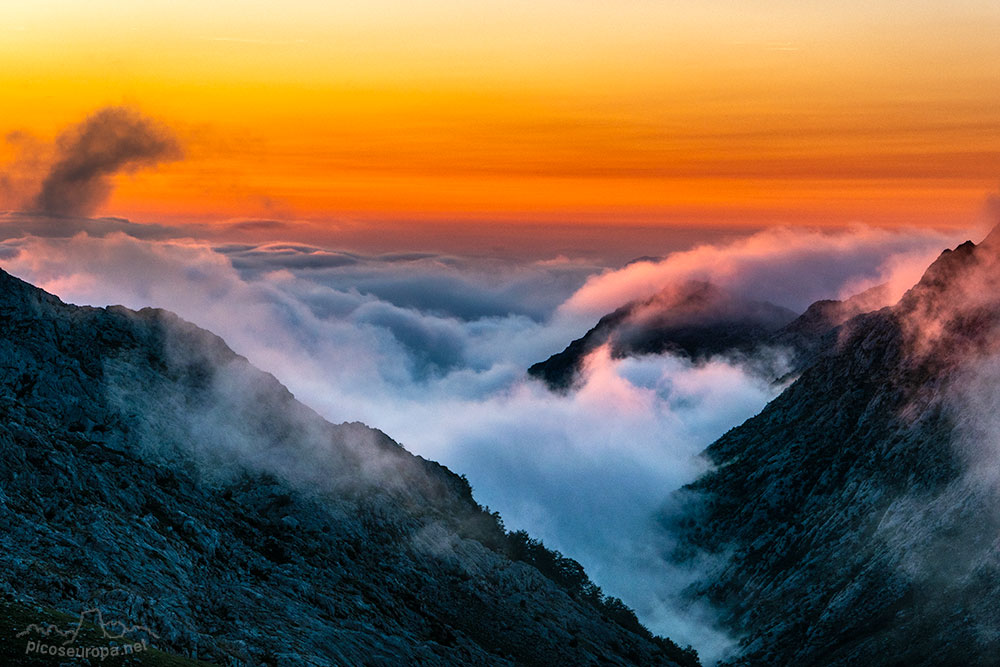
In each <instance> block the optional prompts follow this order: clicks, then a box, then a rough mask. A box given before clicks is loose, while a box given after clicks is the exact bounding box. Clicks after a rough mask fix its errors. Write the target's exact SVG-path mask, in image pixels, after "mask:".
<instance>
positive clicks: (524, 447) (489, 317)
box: [0, 223, 944, 657]
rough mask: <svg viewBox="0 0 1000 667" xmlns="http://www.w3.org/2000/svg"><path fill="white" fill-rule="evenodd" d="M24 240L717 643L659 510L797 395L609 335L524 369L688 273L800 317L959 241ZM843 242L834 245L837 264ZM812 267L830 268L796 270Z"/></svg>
mask: <svg viewBox="0 0 1000 667" xmlns="http://www.w3.org/2000/svg"><path fill="white" fill-rule="evenodd" d="M123 224H124V223H123ZM21 231H22V232H23V230H21ZM10 236H11V237H10V238H8V239H7V240H6V241H3V242H2V243H0V258H2V259H0V265H2V266H3V268H5V269H6V270H8V271H9V272H11V273H13V274H14V275H17V276H19V277H22V278H24V279H25V280H28V281H30V282H33V283H35V284H37V285H40V286H42V287H43V288H45V289H47V290H49V291H52V292H54V293H56V294H58V295H60V296H61V297H63V298H64V299H66V300H68V301H71V302H75V303H80V304H92V305H105V304H112V303H121V304H124V305H126V306H130V307H133V308H139V307H143V306H147V305H155V306H159V307H163V308H167V309H170V310H173V311H175V312H177V313H178V314H180V315H181V316H182V317H184V318H186V319H188V320H191V321H193V322H195V323H196V324H199V325H200V326H203V327H205V328H208V329H210V330H212V331H214V332H216V333H218V334H219V335H221V336H222V337H223V338H224V339H225V340H226V341H227V342H228V343H229V344H230V345H231V346H232V347H233V348H234V349H235V350H236V351H237V352H239V353H240V354H243V355H245V356H247V357H248V358H249V359H250V360H251V361H252V362H253V363H254V364H256V365H257V366H259V367H260V368H263V369H264V370H267V371H270V372H272V373H274V374H275V375H276V376H277V377H278V378H279V379H280V380H281V381H282V382H283V383H285V384H286V385H287V386H288V387H289V388H290V389H291V390H292V391H293V392H294V393H295V395H296V396H297V397H298V398H299V399H301V400H302V401H304V402H305V403H307V404H308V405H310V406H311V407H313V408H315V409H317V410H318V411H319V412H320V413H321V414H323V415H324V416H325V417H327V418H328V419H330V420H331V421H335V422H339V421H354V420H360V421H364V422H366V423H368V424H370V425H372V426H375V427H377V428H380V429H382V430H384V431H385V432H386V433H388V434H390V435H391V436H392V437H394V438H396V439H397V440H399V441H400V442H401V443H403V444H404V445H405V446H406V447H407V448H408V449H410V450H411V451H413V452H415V453H418V454H421V455H423V456H426V457H428V458H432V459H435V460H438V461H440V462H442V463H444V464H446V465H448V466H449V467H451V468H452V469H453V470H455V471H456V472H460V473H464V474H466V475H467V476H468V478H469V480H470V481H471V483H472V485H473V487H474V489H475V493H476V496H477V498H478V499H479V501H480V502H483V503H485V504H488V505H489V506H491V508H492V509H495V510H499V511H500V512H501V513H502V515H503V516H504V518H505V520H506V521H507V524H508V526H509V527H511V528H526V529H527V530H529V531H530V532H531V533H532V534H534V535H536V536H539V537H541V538H543V539H544V540H545V542H546V544H548V545H549V546H551V547H554V548H557V549H560V550H562V551H563V552H565V553H566V554H568V555H570V556H572V557H574V558H576V559H578V560H580V561H581V562H582V563H583V564H584V565H585V566H586V567H587V568H588V571H590V573H591V574H592V576H593V578H594V580H595V581H597V583H598V584H600V585H601V586H602V587H603V588H604V589H605V590H606V591H607V592H608V593H609V594H613V595H618V596H620V597H622V598H623V599H624V600H625V601H626V602H627V603H629V604H630V605H632V606H634V607H635V608H636V609H637V611H638V612H639V614H640V618H641V619H642V620H643V621H644V622H645V623H647V624H648V625H650V627H651V628H652V629H654V630H655V631H657V632H660V633H664V634H667V635H669V636H671V637H673V638H674V639H676V640H677V641H679V642H681V643H692V644H693V645H695V647H696V648H698V649H699V650H700V651H702V652H703V653H706V654H708V656H709V657H712V656H718V655H721V653H723V652H724V650H725V648H726V646H727V644H728V639H727V638H726V637H725V636H724V635H722V634H719V633H718V632H717V631H715V630H714V629H713V628H712V624H711V622H710V620H705V619H710V614H709V613H708V612H704V610H702V611H699V610H692V609H690V608H683V609H681V608H679V607H678V606H677V594H678V593H679V591H680V590H681V588H682V587H683V586H684V585H685V583H686V582H687V581H689V576H688V575H687V574H685V573H684V572H678V571H674V570H668V569H666V568H667V566H666V564H665V562H664V561H663V559H662V558H661V554H662V553H664V551H665V550H667V549H668V548H669V544H666V543H664V542H663V540H664V536H662V535H661V534H660V533H659V532H658V531H657V530H656V528H655V527H654V526H653V524H652V523H651V518H652V516H653V515H654V513H655V511H656V509H657V508H658V507H659V506H660V505H661V503H662V502H663V501H664V499H665V498H667V496H668V495H669V494H670V492H671V491H673V490H674V489H676V488H678V487H679V486H680V485H682V484H684V483H686V482H689V481H691V480H693V479H694V478H695V477H696V476H697V475H698V474H699V473H700V472H701V471H702V470H703V469H704V468H703V466H704V463H703V462H702V461H701V460H700V459H699V458H698V453H699V452H700V451H701V450H702V449H703V448H704V447H705V446H707V445H708V444H709V443H710V442H712V441H713V440H714V439H715V438H717V437H718V436H720V435H721V434H723V433H724V432H725V431H726V430H728V429H729V428H731V427H732V426H735V425H737V424H739V423H741V422H742V421H743V420H745V419H747V418H748V417H750V416H752V415H753V414H755V413H756V412H757V411H759V410H760V408H762V407H763V406H764V404H765V403H766V402H767V401H768V400H770V399H771V398H772V397H773V396H774V395H775V393H776V392H777V391H778V389H777V388H775V387H773V386H771V385H769V384H767V383H766V382H763V381H761V380H760V378H759V377H758V376H757V375H756V374H755V373H753V372H751V371H748V370H747V369H745V368H744V367H742V366H740V365H736V364H734V363H730V362H725V361H722V360H712V361H709V362H707V363H702V364H697V365H695V364H691V363H689V362H687V361H683V360H680V359H678V358H675V357H671V356H658V357H643V358H638V359H612V358H611V356H610V355H609V353H608V350H607V349H606V348H600V349H598V350H596V351H595V352H594V353H593V354H591V355H590V357H588V359H587V361H586V364H585V369H584V372H583V376H584V377H583V381H582V383H581V384H580V385H579V387H578V388H576V389H574V390H573V391H572V392H570V393H568V394H565V395H556V394H553V393H551V392H549V391H547V390H546V389H545V387H544V386H543V385H542V384H541V383H539V382H537V381H534V380H529V379H528V378H527V377H526V375H525V372H524V371H525V368H527V366H528V365H530V364H531V363H533V362H535V361H539V360H541V359H544V358H546V357H547V356H548V355H550V354H551V353H553V352H555V351H558V350H559V349H561V348H562V347H564V346H565V345H566V343H568V342H569V341H570V340H572V339H573V338H576V337H578V336H580V335H581V334H582V333H583V332H584V331H586V329H587V328H589V327H590V326H592V325H593V324H594V321H595V320H596V316H597V315H602V314H604V313H605V312H607V311H609V310H613V309H614V308H615V307H617V306H619V305H621V303H622V302H624V301H627V300H629V299H631V298H636V297H638V296H642V295H643V292H644V291H646V292H648V291H650V290H652V291H655V289H657V288H658V287H662V286H663V285H664V284H665V281H669V280H672V279H674V278H678V279H687V278H703V279H704V278H707V279H713V280H717V281H718V282H720V283H722V284H723V286H725V287H727V288H728V289H732V290H734V291H737V292H740V291H742V293H744V294H747V295H749V296H753V297H755V298H766V299H771V300H773V301H775V302H777V303H781V304H782V305H794V306H798V309H799V310H801V309H802V308H804V305H803V303H804V301H805V300H807V299H810V298H822V297H837V296H840V295H842V293H843V292H844V291H845V290H850V289H855V288H856V287H859V286H860V287H863V286H865V285H866V284H867V283H869V282H872V281H881V280H883V279H885V278H887V277H889V278H891V277H892V276H895V275H901V272H902V269H900V268H899V267H901V266H909V264H910V263H915V262H916V261H917V260H916V259H914V258H917V257H923V256H924V255H929V254H932V253H933V254H936V253H937V252H938V251H939V250H940V248H941V247H942V245H944V244H943V242H942V241H941V240H940V239H939V238H938V237H936V236H934V235H932V234H927V233H921V234H917V235H913V236H907V235H903V234H890V233H888V232H874V231H870V230H854V231H850V232H845V233H843V234H841V235H839V236H831V235H823V234H812V233H809V232H805V233H795V232H791V231H787V230H785V231H778V232H769V233H767V234H764V235H757V236H754V237H750V238H749V239H744V240H742V241H737V242H735V243H733V244H731V245H729V246H711V247H709V246H704V247H701V248H697V249H694V250H691V251H688V252H682V253H676V254H674V255H671V256H669V257H667V258H666V259H665V260H663V261H660V262H655V263H639V264H634V265H631V266H629V267H626V268H625V269H622V270H620V271H610V270H605V269H603V268H602V267H599V266H595V265H593V264H588V263H585V262H579V261H573V260H570V259H565V258H560V259H556V260H551V261H544V262H527V261H525V262H513V261H508V260H503V261H501V260H494V259H482V258H468V257H461V256H449V255H436V254H429V253H419V254H395V255H378V256H366V255H360V254H357V253H351V252H344V251H339V250H336V249H325V248H318V247H313V246H307V245H302V244H280V243H272V244H264V245H249V244H245V245H239V244H230V245H217V244H213V243H211V242H209V241H205V240H196V239H190V238H187V239H178V238H174V239H163V238H136V235H134V234H130V233H129V229H128V228H127V227H125V228H122V229H117V230H110V231H109V230H105V233H103V234H101V235H92V234H90V233H79V234H77V235H75V236H72V237H68V238H66V237H59V236H58V235H49V236H40V235H35V234H31V233H28V234H25V233H20V234H18V235H10ZM935 244H936V245H935ZM814 247H817V248H818V249H815V250H814ZM932 247H933V250H932ZM826 252H831V253H833V256H834V260H831V261H827V260H822V261H820V260H821V255H823V253H826ZM705 262H707V264H704V263H705ZM801 271H806V273H807V274H809V276H811V277H809V276H807V277H806V278H800V279H796V278H795V276H797V275H798V272H801ZM647 295H648V294H647ZM619 300H620V301H619ZM594 314H596V315H594Z"/></svg>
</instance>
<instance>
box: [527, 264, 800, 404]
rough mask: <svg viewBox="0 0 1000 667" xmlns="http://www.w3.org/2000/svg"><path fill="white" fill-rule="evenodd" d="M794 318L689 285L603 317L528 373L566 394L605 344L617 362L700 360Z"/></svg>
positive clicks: (742, 346) (742, 345)
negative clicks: (649, 357) (643, 357)
mask: <svg viewBox="0 0 1000 667" xmlns="http://www.w3.org/2000/svg"><path fill="white" fill-rule="evenodd" d="M794 318H795V313H793V312H792V311H790V310H787V309H785V308H781V307H780V306H776V305H774V304H772V303H768V302H766V301H752V300H747V299H741V298H739V297H737V296H735V295H733V294H731V293H729V292H727V291H725V290H723V289H721V288H719V287H717V286H715V285H712V284H710V283H705V282H698V281H690V282H685V283H682V284H680V285H676V286H671V287H668V288H665V289H663V290H661V291H660V292H658V293H656V294H655V295H653V296H652V297H650V298H648V299H644V300H641V301H634V302H631V303H628V304H626V305H624V306H622V307H621V308H619V309H618V310H616V311H614V312H613V313H610V314H608V315H605V316H604V317H602V318H601V319H600V321H599V322H598V323H597V325H595V326H594V328H593V329H591V330H590V331H588V332H587V333H586V334H584V336H583V337H582V338H578V339H577V340H574V341H573V342H572V343H570V344H569V345H568V346H567V347H566V349H565V350H563V351H562V352H558V353H556V354H554V355H552V356H551V357H549V358H548V359H546V360H545V361H541V362H538V363H537V364H534V365H533V366H531V367H530V368H529V369H528V373H529V374H530V375H533V376H535V377H538V378H540V379H542V380H544V381H545V383H546V384H548V385H549V387H550V388H552V389H555V390H565V389H567V388H569V387H570V386H571V385H572V384H573V381H574V380H575V379H576V377H577V375H578V373H579V372H580V369H581V367H582V365H583V360H584V358H585V357H586V356H587V355H588V354H589V353H590V352H593V351H594V350H595V349H597V348H598V347H600V346H602V345H605V344H608V345H610V346H611V355H612V356H613V357H615V358H622V357H626V356H631V355H640V354H661V353H664V352H670V353H673V354H678V355H681V356H685V357H688V358H691V359H695V360H699V359H703V358H707V357H710V356H712V355H715V354H721V353H734V354H737V353H740V352H743V353H747V352H750V351H751V350H753V349H756V348H757V347H759V346H760V345H761V344H762V343H763V342H765V341H767V340H768V339H770V338H771V336H773V335H774V334H775V332H777V331H778V330H779V329H780V328H781V327H782V326H783V325H785V324H787V323H789V322H790V321H791V320H793V319H794Z"/></svg>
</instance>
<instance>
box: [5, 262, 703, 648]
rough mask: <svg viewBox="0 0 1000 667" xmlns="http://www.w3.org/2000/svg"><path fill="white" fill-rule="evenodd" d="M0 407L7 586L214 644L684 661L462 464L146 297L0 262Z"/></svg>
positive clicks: (169, 641) (170, 642)
mask: <svg viewBox="0 0 1000 667" xmlns="http://www.w3.org/2000/svg"><path fill="white" fill-rule="evenodd" d="M0 414H2V415H3V419H2V421H0V452H2V456H0V544H2V546H3V548H2V549H0V564H2V566H3V567H4V568H5V570H6V571H7V572H8V576H7V577H6V578H5V579H4V580H3V581H0V594H2V595H3V596H4V598H5V599H6V600H7V601H8V602H11V603H18V604H21V603H24V602H29V603H32V604H44V605H46V606H50V607H54V608H57V609H58V608H62V609H64V610H66V611H69V612H71V613H72V612H73V611H76V610H77V609H75V607H78V606H79V604H82V601H84V600H86V601H88V602H93V603H95V604H94V605H91V606H99V607H100V608H102V609H105V610H107V611H108V612H109V613H113V614H114V616H115V617H116V618H124V619H128V620H129V622H132V623H138V624H141V625H145V626H147V627H150V628H152V629H154V630H155V631H156V632H157V634H158V635H159V637H160V640H159V642H161V645H159V646H158V648H164V649H168V650H170V651H171V652H174V653H177V654H179V655H184V656H187V657H192V658H199V659H203V660H210V661H213V662H218V663H221V664H231V665H237V664H241V665H242V664H287V663H292V664H303V665H326V664H399V663H409V664H417V663H420V664H428V665H432V664H442V665H444V664H456V663H462V664H483V665H487V664H489V665H493V664H497V665H500V664H525V665H531V664H538V665H542V664H558V663H564V664H565V663H576V664H586V663H590V662H603V663H605V664H620V665H628V664H650V665H652V664H664V665H674V664H687V665H694V664H697V659H696V658H695V656H694V654H693V652H691V651H684V650H681V649H679V648H678V647H677V646H676V645H675V644H673V643H672V642H670V641H669V640H666V639H662V638H655V637H653V636H652V635H651V634H650V633H649V632H648V631H647V630H646V629H645V628H643V627H642V626H641V624H639V623H638V621H637V620H636V619H635V615H634V614H633V613H632V612H631V610H629V609H628V608H627V607H625V606H624V605H623V604H622V603H621V602H620V601H618V600H615V599H613V598H608V597H606V596H604V595H603V594H602V593H601V592H600V589H599V588H597V587H596V586H595V585H594V584H593V583H592V582H591V581H590V580H589V578H587V577H586V574H585V573H583V571H582V568H580V567H579V565H578V564H577V563H576V562H575V561H572V560H571V559H568V558H565V557H563V556H562V555H561V554H558V552H552V551H550V550H547V549H545V548H544V546H543V545H542V544H541V543H540V542H537V541H535V540H531V539H530V538H529V537H528V536H527V535H525V534H523V533H507V532H506V531H505V530H504V528H503V525H502V522H500V520H499V516H498V515H496V514H495V513H492V514H491V513H490V512H489V511H488V510H486V509H484V508H482V507H480V506H479V505H478V504H477V503H476V502H475V500H474V498H473V496H472V492H471V488H470V487H469V484H468V482H467V481H466V480H465V479H464V478H462V477H460V476H458V475H455V474H454V473H452V472H451V471H448V470H447V469H446V468H444V467H443V466H440V465H439V464H436V463H433V462H430V461H427V460H426V459H422V458H420V457H415V456H413V455H411V454H409V453H408V452H406V450H405V449H404V448H403V447H402V446H401V445H399V444H398V443H396V442H395V441H393V440H392V439H391V438H389V437H388V436H386V435H385V434H383V433H381V432H380V431H376V430H374V429H370V428H368V427H367V426H364V425H362V424H359V423H353V424H342V425H339V426H338V425H333V424H329V423H328V422H325V421H324V420H322V419H321V418H320V417H319V416H318V415H317V414H316V413H315V412H313V411H312V410H310V409H309V408H307V407H306V406H304V405H302V404H301V403H299V402H298V401H296V400H295V398H294V397H293V396H292V394H291V393H290V392H289V391H288V390H287V389H286V388H285V387H284V386H283V385H281V384H280V383H279V382H278V381H277V380H276V379H275V378H274V377H273V376H270V375H269V374H266V373H263V372H261V371H258V370H257V369H255V368H253V367H252V366H251V365H250V363H249V362H248V361H247V360H246V359H245V358H243V357H240V356H239V355H237V354H235V353H234V352H232V350H230V349H229V348H228V346H227V345H226V344H225V342H224V341H222V339H221V338H219V337H217V336H215V335H214V334H211V333H209V332H207V331H204V330H202V329H199V328H198V327H195V326H194V325H192V324H190V323H187V322H184V321H183V320H181V319H180V318H178V317H176V316H175V315H172V314H170V313H168V312H167V311H162V310H157V309H143V310H140V311H130V310H128V309H125V308H122V307H119V306H115V307H110V308H90V307H77V306H72V305H69V304H65V303H63V302H62V301H60V300H59V299H58V298H56V297H54V296H52V295H50V294H47V293H45V292H43V291H42V290H38V289H37V288H34V287H32V286H30V285H28V284H27V283H25V282H23V281H20V280H19V279H16V278H14V277H13V276H10V275H9V274H6V273H4V272H2V271H0ZM512 556H514V558H513V559H512Z"/></svg>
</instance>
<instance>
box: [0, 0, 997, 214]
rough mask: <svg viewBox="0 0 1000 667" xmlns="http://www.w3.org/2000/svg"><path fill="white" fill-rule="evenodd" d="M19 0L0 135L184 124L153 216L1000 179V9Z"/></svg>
mask: <svg viewBox="0 0 1000 667" xmlns="http://www.w3.org/2000/svg"><path fill="white" fill-rule="evenodd" d="M10 4H12V3H4V4H3V5H0V103H2V108H3V109H4V112H3V115H2V116H0V118H2V124H0V125H2V126H0V132H3V133H4V134H6V133H9V132H12V131H21V132H23V133H27V134H28V135H31V136H34V137H36V138H37V139H38V140H40V141H42V142H45V141H50V140H51V139H53V138H54V137H55V135H56V134H57V133H58V131H59V130H60V129H61V128H64V127H66V126H68V125H71V124H73V123H75V122H79V121H80V120H81V119H82V118H83V117H84V116H86V114H88V113H89V112H92V111H93V110H95V109H97V108H100V107H102V106H105V105H109V104H127V105H132V106H135V107H137V108H138V109H140V110H142V111H143V112H144V113H146V114H148V115H150V116H153V117H155V118H157V119H159V120H161V121H163V122H164V123H165V124H167V125H168V126H170V127H171V128H173V130H174V131H175V132H176V134H177V135H178V136H179V137H180V138H181V140H182V142H183V144H184V146H185V151H186V158H185V159H184V160H183V161H180V162H176V163H171V164H167V165H163V166H161V167H160V168H159V169H157V170H156V171H153V172H149V171H143V172H139V173H137V174H133V175H124V176H119V177H118V187H117V189H116V191H115V194H114V195H113V196H112V198H111V199H110V200H109V201H108V202H107V203H106V204H105V205H104V206H103V207H102V209H101V211H100V212H101V213H104V214H108V215H118V216H123V217H128V218H131V219H133V220H138V221H169V222H182V221H185V220H194V221H199V222H211V221H214V220H226V219H233V218H274V219H284V220H300V221H313V223H314V224H315V225H320V226H322V224H327V223H329V224H330V225H331V227H335V226H336V225H337V224H339V223H343V224H353V225H359V224H360V225H366V224H370V225H372V226H373V227H374V226H375V225H376V224H377V223H378V222H379V221H384V220H392V221H395V222H397V223H399V222H404V223H411V222H412V223H413V224H415V225H419V224H429V223H431V222H433V223H435V224H438V223H446V222H451V221H457V222H460V223H462V224H463V226H464V227H465V228H469V227H475V226H477V225H479V226H483V225H489V224H490V223H491V222H495V221H503V222H506V223H510V222H517V221H527V222H532V223H546V224H559V225H568V224H572V223H599V224H612V223H614V224H621V223H634V224H641V225H668V226H669V225H696V226H697V225H706V226H709V225H712V226H725V225H762V224H773V223H792V224H795V223H807V224H811V225H839V224H846V223H851V222H859V221H860V222H869V223H874V224H892V225H896V224H914V223H915V224H922V225H935V226H950V225H951V226H968V225H969V224H970V222H972V221H974V220H975V218H976V217H977V215H978V214H979V213H980V210H981V207H982V205H983V201H984V199H985V197H986V196H987V195H988V194H989V193H990V192H993V191H995V190H996V189H997V187H998V185H1000V67H998V66H997V65H998V63H1000V40H998V39H996V36H997V35H1000V5H998V4H997V3H995V2H979V1H975V2H973V1H966V2H953V3H931V2H922V1H918V2H907V3H895V2H893V3H870V2H856V1H850V2H842V3H827V2H806V1H800V2H766V1H762V2H757V3H747V2H735V1H734V2H716V1H707V2H704V3H687V2H683V3H682V2H654V1H653V0H622V1H620V2H597V1H594V0H576V1H572V2H571V1H569V0H565V1H564V0H536V1H535V2H520V1H511V0H506V1H503V2H500V1H497V2H492V1H490V2H486V1H484V2H468V1H465V2H458V1H455V2H451V1H447V2H446V1H443V0H436V1H433V2H410V1H405V2H404V1H399V2H396V1H390V0H372V1H370V2H365V3H332V2H327V1H322V2H320V1H315V2H307V1H304V0H286V2H283V3H274V2H263V1H256V2H235V1H223V2H194V1H193V0H174V1H172V2H166V1H162V0H152V1H149V2H143V3H134V2H121V1H118V0H92V1H91V2H87V3H81V2H72V1H69V0H62V1H53V0H48V1H45V0H38V1H36V2H31V3H13V4H16V5H20V6H17V7H11V6H9V5H10ZM695 5H697V6H695ZM750 5H753V6H752V7H750ZM873 5H874V6H873ZM18 136H19V137H23V135H18ZM23 145H24V141H23V139H19V140H18V141H14V142H8V143H7V144H6V145H5V146H4V147H3V149H2V150H3V154H0V161H9V160H11V159H13V156H14V153H15V150H16V147H17V146H23ZM8 169H10V167H8ZM0 204H2V202H0ZM0 208H2V206H0Z"/></svg>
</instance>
